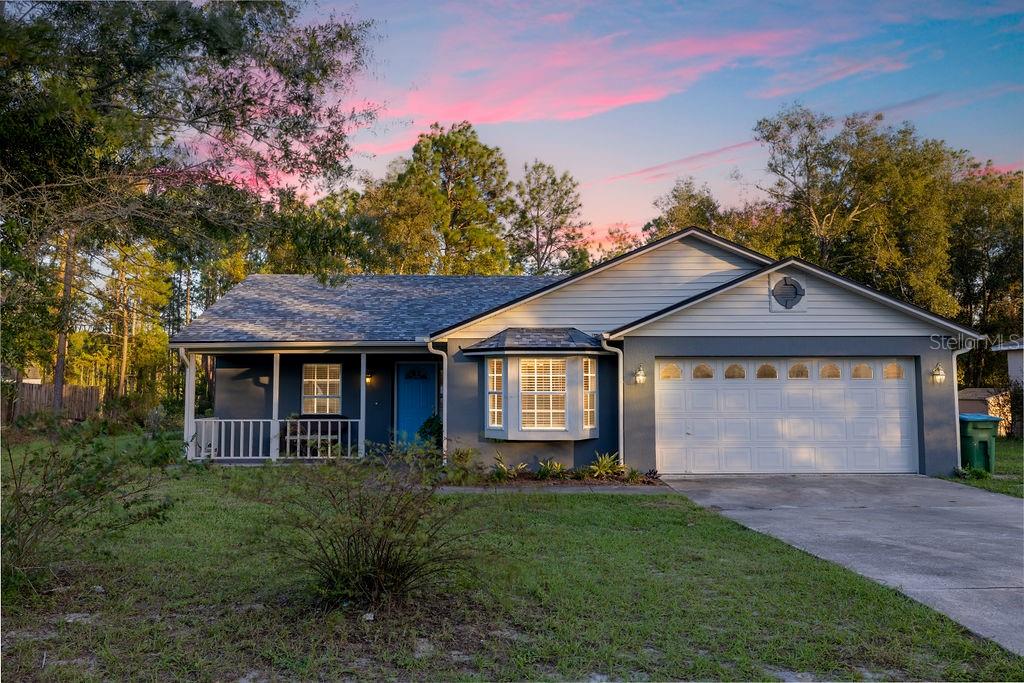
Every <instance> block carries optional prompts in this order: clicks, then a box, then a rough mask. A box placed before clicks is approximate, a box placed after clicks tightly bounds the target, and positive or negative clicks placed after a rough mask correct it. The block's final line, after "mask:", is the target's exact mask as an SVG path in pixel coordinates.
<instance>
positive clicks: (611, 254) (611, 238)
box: [597, 223, 644, 263]
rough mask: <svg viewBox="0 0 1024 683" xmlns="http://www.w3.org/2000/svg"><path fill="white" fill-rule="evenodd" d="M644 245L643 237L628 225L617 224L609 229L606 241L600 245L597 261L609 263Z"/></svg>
mask: <svg viewBox="0 0 1024 683" xmlns="http://www.w3.org/2000/svg"><path fill="white" fill-rule="evenodd" d="M643 243H644V239H643V235H642V234H638V233H636V232H634V231H633V230H631V229H630V227H629V225H628V224H626V223H615V224H613V225H611V226H609V227H608V234H607V235H606V236H605V239H604V240H603V241H602V242H600V243H598V247H597V261H598V263H600V262H602V261H607V260H608V259H613V258H615V257H616V256H621V255H622V254H625V253H626V252H627V251H632V250H633V249H636V248H637V247H639V246H641V245H642V244H643Z"/></svg>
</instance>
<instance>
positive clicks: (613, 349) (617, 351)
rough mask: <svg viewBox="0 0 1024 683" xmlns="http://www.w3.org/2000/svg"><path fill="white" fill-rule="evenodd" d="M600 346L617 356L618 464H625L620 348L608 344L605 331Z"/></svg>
mask: <svg viewBox="0 0 1024 683" xmlns="http://www.w3.org/2000/svg"><path fill="white" fill-rule="evenodd" d="M601 347H602V348H604V350H605V351H611V352H612V353H614V354H615V355H616V356H618V357H619V464H620V465H625V464H626V452H625V451H626V446H625V444H626V435H625V430H624V428H623V426H624V425H625V418H624V416H623V414H622V407H623V405H625V402H624V400H623V395H622V394H623V390H624V388H625V382H624V381H623V380H622V372H623V370H622V367H623V360H622V349H619V348H616V347H614V346H608V333H607V332H606V333H604V334H602V335H601Z"/></svg>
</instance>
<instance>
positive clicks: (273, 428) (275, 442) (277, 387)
mask: <svg viewBox="0 0 1024 683" xmlns="http://www.w3.org/2000/svg"><path fill="white" fill-rule="evenodd" d="M271 386H272V387H273V388H272V392H273V399H272V403H271V409H270V410H271V412H270V459H271V460H277V456H278V454H279V453H280V450H281V423H280V422H279V421H278V402H279V400H280V398H281V354H279V353H275V354H274V376H273V377H272V378H271Z"/></svg>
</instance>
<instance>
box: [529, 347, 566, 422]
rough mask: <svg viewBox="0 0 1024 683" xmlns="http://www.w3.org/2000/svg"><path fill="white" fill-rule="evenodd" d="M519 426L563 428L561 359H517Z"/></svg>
mask: <svg viewBox="0 0 1024 683" xmlns="http://www.w3.org/2000/svg"><path fill="white" fill-rule="evenodd" d="M519 400H520V410H521V417H522V423H523V429H565V359H564V358H523V359H522V360H520V361H519Z"/></svg>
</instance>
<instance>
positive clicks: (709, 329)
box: [632, 273, 942, 337]
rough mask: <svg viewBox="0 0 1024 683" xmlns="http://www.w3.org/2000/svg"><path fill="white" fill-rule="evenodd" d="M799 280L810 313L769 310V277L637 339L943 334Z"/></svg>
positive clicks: (655, 325)
mask: <svg viewBox="0 0 1024 683" xmlns="http://www.w3.org/2000/svg"><path fill="white" fill-rule="evenodd" d="M783 274H785V273H783ZM797 275H798V276H799V277H800V278H801V279H802V280H803V281H804V282H805V284H806V290H807V293H806V297H807V310H806V311H792V312H772V311H770V309H769V277H768V276H767V275H765V276H764V277H758V278H754V279H753V280H751V281H750V282H745V283H743V284H742V285H739V286H737V287H736V288H735V289H731V290H728V291H726V292H722V293H721V294H718V295H716V296H714V297H713V298H711V299H708V300H707V301H703V302H701V303H698V304H695V305H693V306H690V307H689V308H685V309H683V310H681V311H679V312H678V313H674V314H672V315H669V316H667V317H665V318H662V319H661V320H657V321H655V322H652V323H650V324H649V325H646V326H644V327H641V328H640V329H638V330H637V331H636V332H633V333H632V335H634V336H641V337H671V336H676V335H686V336H719V335H742V336H745V335H749V334H752V333H754V334H757V335H763V336H788V335H793V334H802V335H808V336H845V335H865V334H876V335H886V336H929V335H932V334H942V331H941V330H939V329H938V328H936V327H933V326H931V325H929V324H927V323H925V322H923V321H920V320H918V319H916V318H914V317H912V316H910V315H908V314H906V313H903V312H901V311H898V310H896V309H894V308H890V307H889V306H885V305H883V304H880V303H877V302H875V301H872V300H870V299H868V298H866V297H864V296H863V295H861V294H857V293H854V292H852V291H849V290H846V289H843V288H842V287H839V286H837V285H834V284H832V283H830V282H827V281H825V280H822V279H820V278H816V277H813V276H811V275H805V274H803V273H798V274H797Z"/></svg>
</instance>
